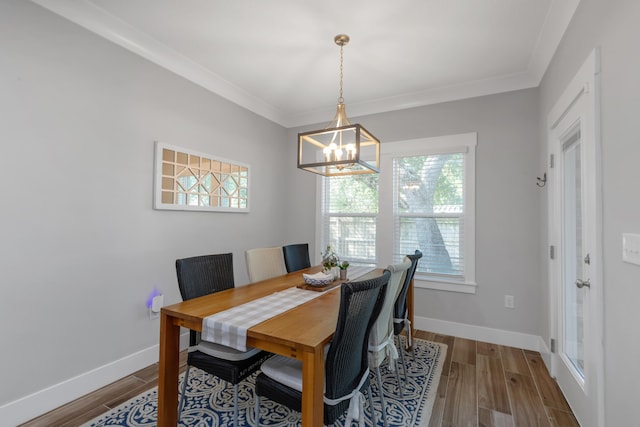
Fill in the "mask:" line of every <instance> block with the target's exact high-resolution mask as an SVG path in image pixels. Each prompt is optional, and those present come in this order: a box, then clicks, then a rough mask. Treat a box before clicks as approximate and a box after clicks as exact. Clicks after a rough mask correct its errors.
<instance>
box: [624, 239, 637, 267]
mask: <svg viewBox="0 0 640 427" xmlns="http://www.w3.org/2000/svg"><path fill="white" fill-rule="evenodd" d="M622 261H625V262H629V263H631V264H637V265H640V234H631V233H623V234H622Z"/></svg>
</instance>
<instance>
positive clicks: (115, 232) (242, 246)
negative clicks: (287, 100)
mask: <svg viewBox="0 0 640 427" xmlns="http://www.w3.org/2000/svg"><path fill="white" fill-rule="evenodd" d="M285 137H286V132H285V130H284V129H283V128H282V127H280V126H278V125H275V124H273V123H272V122H270V121H267V120H264V119H262V118H260V117H258V116H256V115H254V114H252V113H249V112H247V111H246V110H244V109H242V108H240V107H237V106H235V105H233V104H231V103H229V102H227V101H225V100H223V99H221V98H220V97H218V96H215V95H213V94H211V93H209V92H207V91H205V90H203V89H202V88H200V87H198V86H195V85H193V84H191V83H189V82H187V81H186V80H184V79H182V78H180V77H177V76H175V75H173V74H172V73H170V72H168V71H165V70H163V69H161V68H159V67H157V66H155V65H153V64H151V63H149V62H147V61H146V60H144V59H142V58H140V57H138V56H136V55H134V54H132V53H129V52H127V51H125V50H124V49H122V48H120V47H117V46H115V45H113V44H111V43H110V42H108V41H105V40H103V39H101V38H100V37H98V36H96V35H94V34H92V33H90V32H88V31H86V30H84V29H82V28H80V27H78V26H76V25H74V24H71V23H69V22H68V21H66V20H64V19H62V18H59V17H57V16H55V15H53V14H51V13H50V12H48V11H45V10H44V9H42V8H40V7H39V6H36V5H34V4H33V3H31V2H27V1H4V0H3V1H2V2H0V144H1V151H2V152H1V154H0V173H1V179H0V194H1V196H0V197H1V200H2V209H1V210H0V219H1V221H0V271H2V280H1V283H2V284H1V285H0V286H1V288H0V289H1V291H0V292H1V296H0V337H2V352H1V353H0V378H1V380H0V382H1V383H2V386H0V406H1V405H2V404H4V403H7V402H10V401H13V400H15V399H17V398H20V397H22V396H25V395H28V394H30V393H33V392H36V391H38V390H42V389H44V388H45V387H48V386H51V385H53V384H57V383H59V382H61V381H64V380H67V379H70V378H73V377H74V376H76V375H79V374H82V373H85V372H87V371H90V370H92V369H94V368H97V367H100V366H103V365H105V364H107V363H110V362H114V361H116V360H118V359H120V358H123V357H125V356H129V355H132V354H134V353H136V352H138V351H140V350H143V349H145V348H148V347H151V346H153V345H156V344H157V343H158V320H149V318H148V315H147V312H146V307H145V302H146V298H147V296H148V294H149V293H150V292H151V291H152V290H153V288H154V286H157V287H158V288H160V289H161V290H162V291H163V292H164V293H165V301H166V303H167V304H171V303H175V302H177V301H179V300H180V296H179V293H178V289H177V283H176V279H175V269H174V262H175V259H176V258H180V257H187V256H193V255H199V254H205V253H217V252H233V255H234V264H235V277H236V283H237V284H243V283H246V282H247V281H248V276H247V273H246V268H245V263H244V250H246V249H248V248H250V247H258V246H266V245H279V244H282V243H283V235H284V221H283V219H282V218H283V212H284V210H285V209H284V205H285V203H286V197H285V192H284V191H277V190H279V189H281V188H282V187H283V186H284V185H285V173H284V172H281V171H282V170H283V169H284V161H285V160H283V158H284V157H285V155H284V154H285V153H284V151H285V149H287V150H288V149H289V147H288V146H286V145H285V144H284V141H285ZM154 140H158V141H163V142H167V143H171V144H175V145H179V146H184V147H188V148H191V149H195V150H198V151H202V152H205V153H211V154H214V155H218V156H221V157H225V158H229V159H234V160H239V161H243V162H247V163H249V164H250V165H251V166H252V169H251V173H252V188H251V212H250V213H249V214H232V213H205V212H170V211H156V210H153V209H152V188H153V184H152V183H153V181H152V177H153V141H154Z"/></svg>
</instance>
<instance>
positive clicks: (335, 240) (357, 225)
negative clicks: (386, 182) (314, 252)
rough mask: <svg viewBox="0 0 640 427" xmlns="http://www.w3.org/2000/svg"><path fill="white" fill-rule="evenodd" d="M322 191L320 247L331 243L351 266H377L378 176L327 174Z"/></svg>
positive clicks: (342, 258) (335, 250) (341, 257)
mask: <svg viewBox="0 0 640 427" xmlns="http://www.w3.org/2000/svg"><path fill="white" fill-rule="evenodd" d="M322 194H323V200H322V216H323V224H322V227H323V230H322V248H323V249H324V248H326V247H327V245H331V248H332V249H333V250H334V252H336V253H337V254H338V255H339V256H340V259H341V260H343V261H344V260H346V261H349V262H350V263H351V264H354V265H376V221H377V215H378V176H377V175H347V176H336V177H327V178H324V179H323V191H322Z"/></svg>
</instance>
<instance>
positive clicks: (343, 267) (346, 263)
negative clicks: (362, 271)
mask: <svg viewBox="0 0 640 427" xmlns="http://www.w3.org/2000/svg"><path fill="white" fill-rule="evenodd" d="M338 267H340V270H346V269H347V268H349V261H342V262H341V263H340V264H338Z"/></svg>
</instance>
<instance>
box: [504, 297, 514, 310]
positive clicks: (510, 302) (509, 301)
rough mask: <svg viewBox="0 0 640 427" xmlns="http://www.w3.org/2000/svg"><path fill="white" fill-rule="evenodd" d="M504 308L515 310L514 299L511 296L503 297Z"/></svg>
mask: <svg viewBox="0 0 640 427" xmlns="http://www.w3.org/2000/svg"><path fill="white" fill-rule="evenodd" d="M504 308H515V298H514V297H513V295H505V296H504Z"/></svg>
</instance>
